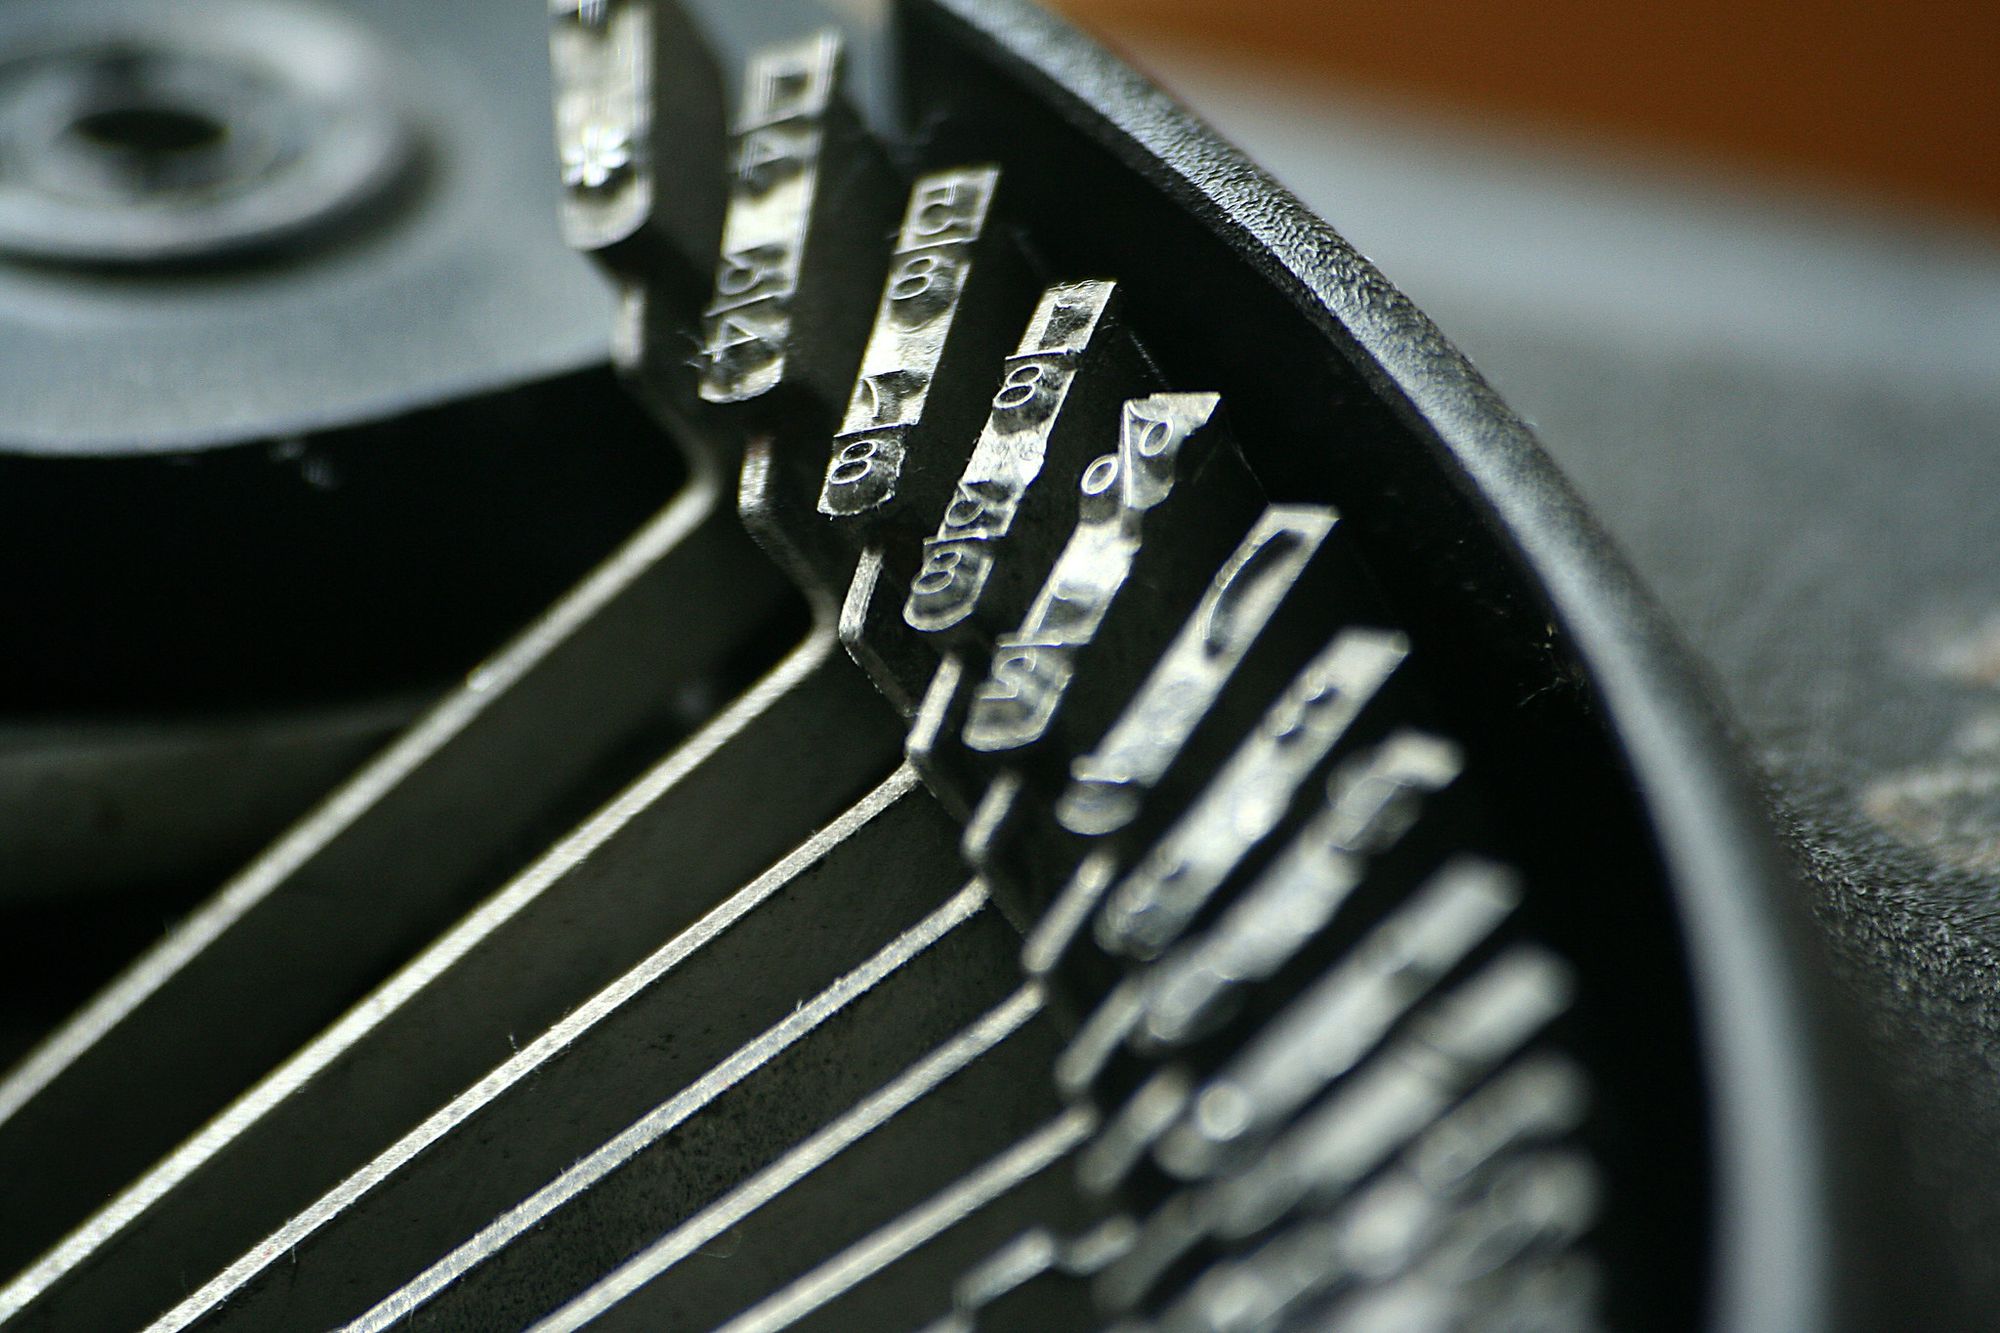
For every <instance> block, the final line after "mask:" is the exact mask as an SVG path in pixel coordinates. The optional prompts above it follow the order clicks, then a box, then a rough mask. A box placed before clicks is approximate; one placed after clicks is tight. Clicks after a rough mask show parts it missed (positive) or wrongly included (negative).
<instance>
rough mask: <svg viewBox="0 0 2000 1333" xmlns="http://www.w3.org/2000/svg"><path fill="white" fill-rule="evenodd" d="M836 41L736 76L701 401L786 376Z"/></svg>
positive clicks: (774, 54)
mask: <svg viewBox="0 0 2000 1333" xmlns="http://www.w3.org/2000/svg"><path fill="white" fill-rule="evenodd" d="M839 61H840V42H839V39H838V38H837V37H835V36H833V35H832V34H831V33H822V34H820V35H818V36H815V37H812V38H809V39H807V40H806V41H803V42H800V43H799V44H797V45H796V46H791V47H783V48H779V49H776V50H769V51H764V52H760V53H759V54H758V56H757V57H756V59H754V60H753V61H751V64H750V69H749V71H748V72H747V74H746V75H745V77H744V94H743V111H742V115H741V116H740V118H739V119H738V120H737V123H736V176H735V183H734V188H733V190H732V192H731V194H730V196H729V213H728V216H727V217H726V219H725V220H724V222H723V230H722V262H721V265H720V266H719V267H718V268H717V269H716V274H715V297H714V299H713V300H712V301H710V302H709V305H708V309H707V311H706V312H705V313H704V314H703V316H702V329H703V340H702V363H703V371H702V378H701V396H702V397H703V398H704V399H706V400H707V401H709V402H712V403H738V402H742V401H744V400H745V399H749V398H755V397H758V396H759V395H761V394H766V393H769V392H770V391H771V390H772V389H775V388H776V387H777V386H778V384H779V382H780V381H781V380H782V379H783V378H784V375H785V358H786V356H787V355H788V352H789V344H790V343H791V338H792V317H793V310H792V298H793V297H794V296H796V295H797V294H798V286H799V272H800V268H801V266H802V265H803V263H804V261H805V248H806V240H807V237H808V234H809V230H810V226H811V222H812V214H813V206H814V202H815V197H816V195H817V192H818V189H819V181H820V172H821V169H822V166H821V162H820V154H821V152H822V150H823V149H824V147H825V142H826V131H825V129H824V128H823V126H822V125H821V123H820V122H821V121H822V120H823V119H824V118H825V116H826V114H827V112H828V110H829V109H830V108H831V106H832V103H833V97H834V83H835V73H836V70H837V69H838V67H839Z"/></svg>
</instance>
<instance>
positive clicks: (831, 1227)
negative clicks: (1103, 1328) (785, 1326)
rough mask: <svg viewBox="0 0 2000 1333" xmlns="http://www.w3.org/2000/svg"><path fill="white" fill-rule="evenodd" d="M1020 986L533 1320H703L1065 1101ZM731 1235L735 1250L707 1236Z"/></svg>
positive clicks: (1043, 1034)
mask: <svg viewBox="0 0 2000 1333" xmlns="http://www.w3.org/2000/svg"><path fill="white" fill-rule="evenodd" d="M1040 1020H1041V995H1040V992H1039V990H1038V989H1037V988H1034V987H1029V988H1026V989H1024V990H1022V991H1020V992H1018V993H1017V994H1016V995H1015V996H1014V997H1013V998H1012V999H1010V1000H1009V1001H1008V1002H1007V1003H1005V1004H1003V1005H1001V1006H1000V1007H999V1008H997V1009H995V1010H994V1011H993V1012H992V1013H991V1014H989V1015H987V1016H986V1017H985V1018H983V1019H981V1020H980V1021H979V1022H978V1023H975V1024H974V1025H972V1026H971V1027H970V1028H968V1029H967V1030H966V1031H965V1032H963V1033H961V1034H959V1035H958V1036H957V1037H954V1038H953V1039H952V1040H951V1041H949V1042H947V1043H945V1044H944V1045H943V1046H941V1047H939V1048H938V1049H937V1050H936V1051H934V1052H932V1053H931V1054H930V1055H928V1056H926V1057H925V1058H924V1059H922V1060H920V1061H918V1062H917V1063H915V1064H913V1065H912V1066H910V1068H909V1069H908V1070H907V1071H905V1072H904V1073H903V1074H901V1075H900V1076H898V1077H897V1078H896V1079H894V1080H892V1081H891V1082H890V1083H888V1084H887V1085H885V1086H884V1087H883V1088H881V1089H880V1090H879V1091H878V1092H876V1093H874V1094H873V1095H872V1096H870V1097H868V1098H867V1099H865V1100H864V1101H862V1102H860V1103H859V1104H857V1105H856V1106H855V1107H854V1108H853V1109H852V1110H850V1111H848V1112H847V1113H846V1114H844V1115H842V1116H840V1117H839V1118H838V1119H836V1120H834V1121H833V1122H831V1123H830V1124H828V1125H827V1126H826V1128H824V1129H822V1130H821V1131H820V1132H819V1133H817V1134H815V1135H813V1136H812V1137H811V1138H809V1139H807V1140H806V1141H805V1142H803V1143H801V1144H799V1145H798V1147H796V1148H794V1149H793V1150H792V1151H791V1152H788V1153H786V1154H785V1155H784V1156H783V1157H782V1158H780V1159H779V1160H778V1161H776V1162H774V1163H772V1164H771V1165H770V1166H769V1167H767V1168H765V1169H764V1170H763V1171H761V1172H759V1173H758V1174H757V1175H755V1176H753V1177H752V1178H751V1179H749V1180H747V1181H745V1182H744V1183H743V1184H742V1185H740V1186H738V1187H737V1188H736V1189H735V1190H732V1191H731V1192H730V1193H729V1194H727V1195H725V1196H724V1197H723V1198H721V1199H718V1200H717V1201H716V1202H715V1203H713V1204H711V1205H710V1206H709V1207H707V1208H705V1209H703V1210H702V1212H700V1213H699V1214H697V1215H696V1216H694V1217H692V1218H689V1219H688V1220H687V1221H686V1222H684V1223H682V1224H681V1225H680V1226H678V1227H675V1228H674V1229H673V1230H672V1231H670V1232H668V1233H667V1234H666V1235H665V1236H662V1237H661V1238H660V1239H659V1240H657V1241H655V1242H654V1243H653V1244H651V1245H649V1246H647V1247H646V1248H645V1249H644V1250H642V1251H640V1252H639V1253H638V1254H636V1255H634V1256H633V1257H632V1258H630V1259H628V1260H626V1261H625V1262H624V1263H622V1264H620V1265H619V1266H618V1267H617V1268H615V1269H613V1270H612V1271H611V1272H610V1273H608V1274H606V1275H605V1277H604V1278H603V1279H602V1280H601V1281H599V1282H597V1283H596V1284H595V1285H593V1286H592V1287H591V1288H590V1289H589V1290H588V1291H586V1292H584V1293H583V1294H582V1295H580V1296H578V1297H577V1298H576V1299H575V1300H573V1301H571V1302H570V1303H569V1304H567V1305H565V1306H564V1307H563V1308H562V1309H560V1310H558V1311H556V1312H555V1313H554V1314H552V1315H550V1316H549V1317H548V1318H547V1319H545V1320H543V1321H541V1322H540V1323H539V1324H537V1325H536V1328H537V1330H538V1333H563V1331H564V1330H570V1329H576V1328H581V1327H583V1326H584V1325H586V1324H603V1325H605V1326H607V1327H626V1328H645V1329H651V1330H658V1331H659V1333H665V1331H666V1330H669V1329H672V1330H688V1331H689V1333H697V1331H699V1330H705V1329H711V1328H714V1327H715V1326H716V1325H717V1324H718V1323H720V1322H721V1321H723V1320H726V1319H727V1318H729V1316H730V1315H732V1314H734V1313H735V1312H736V1311H738V1310H740V1309H742V1308H743V1307H744V1306H745V1305H746V1304H748V1303H749V1302H751V1301H754V1300H756V1299H757V1298H758V1296H760V1295H761V1294H762V1293H764V1292H766V1291H769V1290H770V1289H771V1288H772V1287H774V1286H777V1285H779V1284H781V1283H784V1282H786V1281H789V1280H790V1279H792V1278H795V1277H797V1276H798V1275H799V1274H800V1273H802V1272H803V1271H804V1270H806V1269H807V1268H808V1267H810V1266H811V1265H812V1264H813V1263H815V1262H816V1261H818V1260H819V1259H821V1258H823V1257H824V1256H826V1254H827V1253H828V1252H829V1251H831V1250H833V1249H835V1248H836V1247H838V1246H840V1245H844V1244H847V1243H850V1242H852V1241H855V1240H858V1239H860V1238H861V1237H863V1236H866V1235H867V1234H868V1233H869V1232H870V1231H871V1230H872V1229H874V1228H875V1227H877V1226H880V1225H883V1224H884V1223H887V1222H889V1221H892V1220H894V1219H895V1218H896V1217H897V1216H899V1215H900V1214H901V1213H902V1212H903V1211H904V1210H906V1209H908V1208H910V1207H914V1206H916V1205H917V1204H919V1203H921V1202H922V1201H923V1200H925V1199H927V1198H928V1197H929V1196H930V1195H932V1194H933V1193H935V1192H936V1191H937V1190H939V1189H940V1188H943V1187H944V1186H945V1185H947V1184H948V1183H949V1182H950V1181H952V1180H953V1179H954V1178H955V1177H957V1176H958V1175H959V1173H960V1172H961V1171H963V1170H964V1168H965V1164H966V1162H967V1161H968V1160H973V1161H977V1160H980V1159H981V1158H983V1157H984V1156H986V1155H987V1154H989V1153H992V1152H995V1151H997V1150H999V1149H1000V1148H1002V1147H1004V1146H1005V1145H1007V1144H1009V1143H1011V1142H1012V1141H1013V1140H1015V1139H1016V1138H1017V1137H1018V1136H1019V1134H1020V1132H1021V1130H1022V1128H1023V1127H1024V1126H1027V1125H1031V1124H1034V1123H1036V1122H1037V1121H1038V1120H1040V1119H1042V1118H1044V1117H1046V1116H1047V1115H1049V1114H1051V1113H1053V1112H1054V1110H1055V1109H1056V1099H1055V1094H1054V1090H1053V1089H1051V1088H1050V1087H1049V1085H1048V1080H1047V1077H1046V1071H1047V1069H1048V1060H1049V1056H1050V1055H1051V1054H1052V1051H1053V1046H1054V1042H1055V1034H1054V1033H1052V1032H1050V1031H1049V1030H1048V1028H1047V1026H1046V1025H1045V1024H1044V1023H1042V1022H1041V1021H1040ZM725 1236H726V1237H727V1238H728V1244H729V1246H730V1250H729V1254H728V1257H727V1258H726V1259H721V1260H718V1259H717V1258H716V1256H714V1255H713V1254H712V1253H710V1252H709V1247H711V1246H713V1245H716V1244H717V1243H719V1242H720V1241H721V1240H722V1239H723V1237H725Z"/></svg>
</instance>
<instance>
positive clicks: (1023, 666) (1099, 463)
mask: <svg viewBox="0 0 2000 1333" xmlns="http://www.w3.org/2000/svg"><path fill="white" fill-rule="evenodd" d="M1220 407H1221V400H1220V399H1218V398H1216V397H1215V395H1213V394H1155V395H1153V396H1152V397H1150V398H1142V399H1135V400H1133V401H1132V402H1129V403H1127V404H1126V405H1125V412H1124V418H1123V420H1122V421H1121V423H1120V429H1119V441H1118V449H1117V452H1115V453H1109V454H1105V455H1103V456H1102V457H1100V458H1098V459H1097V460H1096V461H1095V462H1093V463H1092V464H1091V465H1090V466H1089V467H1088V468H1087V469H1085V471H1084V474H1083V480H1082V482H1081V483H1080V486H1079V490H1080V492H1081V499H1080V503H1079V508H1078V516H1077V526H1076V530H1075V532H1074V533H1072V534H1071V536H1070V539H1069V544H1068V545H1067V546H1065V547H1064V548H1063V552H1062V554H1061V555H1060V556H1058V557H1057V558H1056V564H1055V568H1054V569H1052V570H1051V571H1050V572H1049V577H1048V581H1047V582H1045V583H1044V584H1043V585H1042V589H1041V591H1040V592H1039V593H1037V594H1036V596H1035V601H1034V604H1033V605H1032V606H1030V607H1029V608H1028V613H1027V616H1026V618H1025V619H1023V620H1022V622H1021V623H1020V625H1019V626H1018V627H1016V628H1015V629H1014V630H1013V631H1011V632H1010V633H1007V634H1003V635H1001V636H1000V638H999V640H998V641H997V643H996V645H995V647H994V652H993V659H992V665H991V667H989V668H988V671H987V675H986V679H985V680H984V681H983V682H981V684H980V685H979V687H978V688H977V689H975V690H974V691H973V696H972V707H971V713H970V716H969V717H968V718H967V720H966V724H965V743H966V744H967V745H969V746H971V747H972V748H973V749H975V750H984V751H988V752H998V751H1011V750H1019V749H1022V748H1024V747H1026V746H1030V745H1033V744H1035V743H1036V742H1037V741H1039V740H1041V739H1042V738H1043V737H1044V736H1046V735H1047V734H1048V730H1049V727H1050V725H1051V724H1052V723H1053V722H1054V721H1055V717H1056V713H1057V711H1058V710H1059V709H1060V708H1061V707H1062V704H1063V700H1064V697H1065V696H1066V695H1067V694H1068V692H1069V690H1070V687H1071V686H1072V684H1073V683H1074V682H1075V680H1076V678H1077V674H1078V671H1079V668H1080V666H1081V665H1082V661H1081V659H1085V658H1087V657H1088V656H1089V654H1090V650H1091V648H1092V646H1093V644H1094V643H1096V642H1097V640H1098V635H1099V631H1100V630H1102V629H1104V627H1105V621H1106V619H1107V618H1108V617H1109V616H1110V615H1111V613H1112V609H1113V606H1114V604H1116V603H1118V602H1119V601H1120V599H1121V597H1123V596H1124V595H1125V594H1126V593H1127V590H1128V587H1131V589H1132V596H1131V598H1130V600H1131V601H1133V602H1139V601H1145V602H1148V603H1153V604H1151V605H1146V606H1141V607H1136V608H1133V609H1132V610H1131V611H1130V612H1129V617H1130V618H1132V619H1135V620H1136V621H1137V626H1138V628H1137V629H1136V630H1128V631H1127V632H1126V633H1125V634H1122V635H1121V634H1117V633H1116V632H1115V631H1116V630H1117V629H1124V628H1125V626H1122V625H1121V626H1116V627H1114V632H1113V634H1111V635H1107V636H1106V639H1107V641H1108V642H1112V643H1116V644H1117V645H1118V646H1120V647H1124V648H1126V649H1127V651H1128V652H1129V653H1130V655H1131V657H1132V658H1133V659H1136V660H1141V661H1143V660H1145V659H1146V658H1147V657H1149V656H1150V651H1149V649H1150V645H1149V644H1148V643H1147V642H1146V639H1147V638H1149V637H1151V636H1149V635H1147V634H1146V628H1145V627H1146V626H1148V625H1157V624H1159V623H1160V622H1161V621H1162V620H1166V619H1168V616H1166V615H1163V614H1162V612H1163V610H1165V609H1166V608H1162V607H1160V606H1158V605H1157V603H1158V602H1159V601H1160V600H1161V598H1160V596H1159V595H1158V592H1159V591H1160V590H1180V589H1185V588H1186V586H1187V584H1188V582H1189V581H1188V580H1187V579H1185V578H1183V579H1180V580H1174V579H1172V577H1171V575H1170V574H1169V572H1168V571H1167V570H1165V569H1157V568H1152V567H1148V568H1147V569H1145V570H1143V571H1141V570H1139V569H1138V565H1139V563H1140V559H1141V555H1142V552H1143V551H1144V550H1145V549H1146V545H1145V535H1146V532H1145V529H1146V524H1147V518H1148V515H1149V513H1150V512H1151V511H1152V510H1154V509H1156V508H1159V507H1161V506H1163V505H1164V504H1165V503H1166V502H1167V501H1168V500H1169V499H1170V498H1171V497H1172V496H1173V495H1174V494H1175V493H1176V487H1177V484H1179V482H1180V478H1181V477H1182V476H1183V475H1186V476H1187V481H1186V485H1187V488H1188V489H1187V490H1184V491H1181V492H1180V494H1182V495H1184V496H1186V495H1190V494H1191V493H1194V499H1193V500H1190V501H1189V502H1187V503H1186V504H1184V506H1183V508H1192V507H1193V504H1194V503H1195V502H1198V501H1207V502H1208V509H1209V513H1208V514H1207V515H1205V517H1207V518H1208V519H1209V524H1208V525H1205V527H1204V530H1205V531H1214V530H1215V526H1214V525H1215V524H1216V523H1217V521H1218V520H1220V521H1221V522H1222V523H1223V524H1226V521H1227V510H1226V509H1225V507H1224V506H1223V505H1222V504H1221V503H1220V502H1219V500H1220V497H1218V496H1216V495H1214V494H1199V493H1198V492H1199V490H1200V484H1199V483H1198V482H1196V481H1195V480H1194V477H1193V475H1189V474H1199V473H1201V472H1202V471H1203V470H1204V468H1203V465H1204V464H1206V463H1207V462H1208V461H1209V459H1208V451H1209V450H1210V449H1212V448H1214V447H1216V443H1215V439H1214V436H1215V435H1216V434H1218V433H1220V430H1221V427H1220V424H1219V423H1218V422H1217V421H1216V415H1217V413H1218V411H1219V410H1220ZM1207 480H1210V481H1211V482H1213V481H1214V479H1213V478H1207ZM1232 480H1233V478H1232ZM1178 516H1179V515H1177V514H1174V513H1167V514H1162V515H1161V516H1160V520H1161V524H1160V526H1165V525H1169V524H1171V523H1172V522H1173V520H1174V518H1176V517H1178ZM1160 526H1156V527H1155V529H1154V530H1155V531H1156V532H1157V531H1159V530H1160ZM1167 530H1168V531H1169V532H1172V531H1174V529H1173V528H1172V527H1167ZM1225 530H1226V529H1225ZM1162 548H1172V549H1171V557H1178V560H1179V563H1180V565H1181V566H1182V568H1183V569H1185V568H1187V567H1188V566H1189V565H1193V566H1194V567H1195V568H1199V567H1200V565H1199V562H1200V559H1201V554H1202V553H1201V550H1200V547H1199V544H1198V543H1189V544H1188V545H1186V546H1181V545H1178V544H1176V543H1174V542H1171V541H1167V540H1161V541H1156V542H1154V543H1153V545H1152V548H1151V549H1152V550H1153V551H1154V552H1162ZM1168 558H1170V556H1169V555H1167V554H1165V553H1162V554H1155V555H1154V556H1153V558H1152V560H1151V561H1150V562H1149V565H1150V566H1158V565H1163V564H1164V562H1165V560H1166V559H1168ZM1132 585H1137V586H1136V587H1133V586H1132ZM1177 585H1178V586H1177ZM1148 593H1153V594H1154V595H1153V596H1151V597H1148V596H1147V594H1148ZM1134 638H1138V639H1139V640H1140V642H1138V643H1133V642H1132V640H1133V639H1134ZM1097 670H1098V672H1099V673H1100V674H1112V675H1114V677H1115V676H1116V675H1121V674H1123V673H1120V672H1118V671H1117V668H1116V665H1115V664H1113V663H1110V662H1107V663H1105V664H1104V665H1103V666H1100V667H1098V668H1097Z"/></svg>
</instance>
